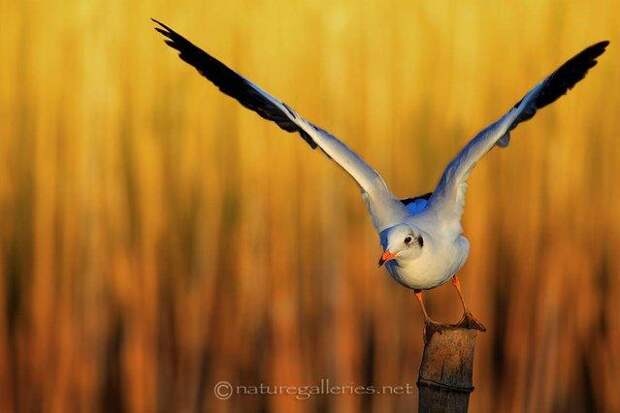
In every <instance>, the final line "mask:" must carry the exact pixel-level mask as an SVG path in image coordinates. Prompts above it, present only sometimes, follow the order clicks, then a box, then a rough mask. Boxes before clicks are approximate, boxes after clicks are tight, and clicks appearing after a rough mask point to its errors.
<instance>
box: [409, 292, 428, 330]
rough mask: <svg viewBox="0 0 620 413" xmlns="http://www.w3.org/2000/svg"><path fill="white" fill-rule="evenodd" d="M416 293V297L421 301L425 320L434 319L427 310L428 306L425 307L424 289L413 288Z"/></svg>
mask: <svg viewBox="0 0 620 413" xmlns="http://www.w3.org/2000/svg"><path fill="white" fill-rule="evenodd" d="M413 293H414V294H415V298H417V299H418V303H420V307H421V308H422V312H423V313H424V321H426V322H429V321H432V320H431V318H430V317H429V316H428V313H427V312H426V307H424V298H423V297H422V290H413Z"/></svg>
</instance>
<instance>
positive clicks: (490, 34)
mask: <svg viewBox="0 0 620 413" xmlns="http://www.w3.org/2000/svg"><path fill="white" fill-rule="evenodd" d="M619 6H620V4H619V3H618V1H617V0H612V1H597V2H570V3H565V4H562V3H557V2H553V1H544V2H538V1H527V2H514V3H506V4H501V5H500V4H497V5H493V6H491V5H490V3H488V2H478V3H466V2H463V3H456V2H447V1H439V2H432V3H431V2H429V3H423V2H407V1H396V0H394V1H388V2H379V1H371V2H355V1H345V0H342V1H341V0H336V1H332V2H329V4H325V3H323V2H303V3H302V2H276V1H260V2H247V1H240V0H230V1H227V2H219V3H217V4H214V3H212V2H207V3H202V2H198V1H176V2H164V1H147V2H141V3H140V4H135V3H133V2H124V1H118V0H111V1H105V2H104V1H92V2H83V1H75V0H72V1H68V2H65V3H63V4H62V6H61V5H60V4H56V3H53V2H35V1H21V2H8V1H5V2H0V16H2V23H1V25H0V37H1V38H2V39H3V43H2V47H0V211H1V217H2V219H0V305H2V308H4V309H5V310H4V311H2V312H1V313H0V389H1V390H0V411H3V412H5V411H6V412H10V411H20V412H36V411H49V412H68V411H76V412H78V411H84V412H97V411H101V412H110V411H126V412H156V411H159V412H171V411H175V412H189V411H207V410H209V411H248V412H251V411H264V410H269V411H274V412H289V411H315V410H316V411H328V410H329V411H338V412H340V411H357V410H360V409H362V408H365V409H367V410H371V411H376V412H379V411H381V412H382V411H390V410H391V411H411V410H413V409H414V406H415V405H417V400H415V396H407V397H404V396H375V397H368V396H366V397H360V396H331V397H327V396H316V397H313V398H312V399H310V400H305V401H299V400H296V399H295V398H294V397H291V396H273V397H258V396H253V397H250V396H246V397H233V398H231V399H230V400H228V401H218V400H216V399H215V398H214V395H213V392H212V386H213V384H214V383H216V382H218V381H220V380H228V381H230V382H231V383H234V384H257V383H260V382H263V383H269V384H286V385H295V384H314V383H318V382H319V381H320V379H321V378H329V379H330V381H331V382H333V383H338V384H350V383H356V384H376V385H384V384H385V385H390V384H403V383H410V384H412V385H413V384H414V382H415V377H416V371H417V365H418V363H419V360H420V356H421V354H420V352H421V349H422V341H421V329H422V324H421V317H420V314H419V311H418V307H417V304H416V303H415V300H414V299H413V297H412V295H411V293H410V292H409V291H406V290H405V289H403V288H402V287H400V286H398V285H396V284H395V283H394V282H392V281H391V280H390V279H389V278H388V277H387V276H386V274H384V273H383V271H380V270H378V269H377V268H376V257H377V256H378V253H379V252H380V251H379V248H378V245H377V240H376V237H375V235H374V234H373V231H372V228H371V225H370V222H369V219H368V218H367V216H366V211H365V209H364V207H363V204H362V202H360V197H359V192H358V191H357V189H356V187H355V185H354V184H353V183H352V181H351V180H350V179H349V178H348V177H347V176H345V175H344V174H343V173H342V172H341V171H340V170H339V169H338V168H336V167H335V166H334V165H332V164H331V163H330V162H328V161H326V160H325V159H324V158H323V157H322V156H321V155H320V154H319V153H318V152H317V153H313V152H311V151H309V150H308V148H307V147H306V146H305V144H303V142H301V141H300V140H299V139H298V138H296V137H294V136H292V135H287V134H285V133H283V132H281V131H280V130H279V129H277V128H276V127H274V126H272V125H270V124H267V123H266V122H264V121H263V120H262V119H260V118H258V117H257V116H255V115H254V114H251V113H249V112H247V111H245V110H244V109H242V108H240V107H239V106H238V105H237V104H236V103H235V102H233V101H231V100H230V99H227V98H224V97H223V96H221V95H220V93H219V92H217V91H216V89H215V88H214V87H212V86H211V85H209V84H207V82H206V81H205V80H203V79H202V78H201V77H200V76H198V75H197V74H196V73H195V72H194V71H193V70H191V69H190V68H188V67H186V66H185V65H184V64H182V62H180V61H179V60H178V59H177V58H176V57H175V56H174V54H173V53H172V52H171V50H169V49H167V48H166V47H165V46H164V45H163V44H162V41H161V39H160V37H159V36H158V35H157V34H156V33H155V32H154V31H153V30H152V29H151V26H152V25H151V23H150V22H149V21H148V18H149V17H157V18H160V19H161V20H163V21H164V22H166V23H168V24H170V25H171V26H172V27H174V28H175V29H177V30H178V31H179V32H181V33H183V34H185V35H187V36H188V37H189V38H190V39H192V40H193V41H195V42H197V43H198V44H199V45H201V46H203V47H205V48H206V49H207V50H209V51H211V52H212V53H214V54H215V55H216V56H218V57H220V58H222V59H223V60H224V61H225V62H228V63H229V64H231V65H232V66H233V67H235V68H236V69H237V70H239V71H240V72H241V73H244V74H246V75H247V76H248V77H249V78H251V79H253V80H255V81H256V82H257V83H258V84H260V85H262V86H263V87H264V88H266V89H267V90H270V91H272V92H273V93H274V94H275V95H276V96H278V97H280V98H282V99H283V100H285V101H286V102H287V103H289V104H291V105H292V106H293V107H295V108H296V109H298V110H299V111H300V112H301V113H303V114H304V115H306V116H307V117H308V118H310V119H312V120H314V121H315V122H317V123H318V124H319V125H322V126H324V127H325V128H326V129H328V130H330V131H332V132H333V133H334V134H336V135H337V136H340V137H342V138H343V140H345V141H346V142H347V143H348V144H350V145H351V146H352V147H353V148H354V149H356V150H358V151H359V152H360V153H361V154H362V155H363V156H364V157H365V158H366V159H367V160H368V161H369V162H370V163H371V164H373V165H374V166H375V167H376V168H377V169H378V170H379V171H381V172H382V174H383V175H384V177H385V178H386V180H387V182H389V183H390V185H391V187H392V189H393V190H394V192H395V193H397V194H400V195H403V196H410V195H413V194H419V193H424V192H427V191H429V190H432V188H433V186H434V184H435V182H436V181H437V179H438V177H439V174H440V173H441V170H442V168H443V166H444V165H445V164H446V163H447V162H448V161H449V159H450V158H451V157H452V156H453V154H454V153H455V152H456V151H457V150H458V148H459V147H460V146H461V145H463V144H464V143H465V142H466V140H467V139H469V138H470V137H472V136H473V135H474V134H475V133H476V132H477V131H478V130H479V129H481V128H482V127H484V126H485V125H486V124H488V123H489V122H490V121H492V120H494V119H495V118H496V117H497V116H499V115H500V114H501V113H503V111H504V110H505V109H507V108H508V107H509V106H510V105H511V104H513V103H514V102H515V101H516V99H518V98H519V97H520V96H521V94H522V93H524V92H525V91H526V90H527V89H528V88H529V87H530V86H532V85H533V84H534V83H535V82H537V81H539V80H540V79H541V78H542V77H543V76H545V75H546V74H548V73H549V71H550V70H551V69H553V68H554V67H556V66H557V65H558V64H560V63H561V62H563V61H564V60H565V59H566V58H568V57H570V56H571V55H572V54H574V53H576V52H577V51H579V50H581V48H583V47H585V46H587V45H589V44H591V43H593V42H595V41H597V40H601V39H605V38H608V39H610V40H611V41H612V44H611V46H610V48H609V51H608V53H606V54H605V55H604V56H603V57H602V58H601V64H600V65H599V67H597V68H596V69H595V70H593V72H592V73H591V74H590V75H589V76H588V78H587V79H586V80H585V81H584V82H583V83H582V84H579V85H578V86H577V87H576V89H575V90H574V91H572V92H570V93H569V96H568V97H567V98H564V99H562V100H561V101H560V102H559V103H557V104H555V105H553V106H552V107H550V108H548V109H545V110H544V111H542V112H541V113H540V114H539V115H537V117H536V119H535V120H533V121H532V122H529V123H527V124H525V125H523V126H521V127H519V129H518V130H517V131H516V133H515V136H514V138H513V142H512V144H511V147H510V148H509V149H507V150H505V151H499V150H494V151H492V152H491V153H490V154H489V156H488V157H487V158H486V159H485V160H484V161H483V162H482V163H481V164H480V165H479V166H478V167H477V169H476V170H475V172H474V173H473V176H472V177H471V179H470V184H471V186H470V191H469V194H468V208H467V210H466V214H465V222H464V224H465V225H464V226H465V229H466V232H467V234H468V236H469V238H470V240H471V243H472V250H471V256H470V259H469V262H468V264H467V265H466V267H465V268H464V270H463V272H462V280H463V284H464V289H465V293H466V295H467V296H468V299H469V302H470V305H471V306H472V307H473V309H474V311H475V313H476V314H477V315H478V316H479V317H480V318H481V319H482V320H484V321H485V322H486V325H487V327H488V328H489V331H488V332H487V333H486V335H484V336H482V337H481V339H480V342H479V346H478V351H479V352H478V354H477V356H476V358H477V366H476V376H477V377H476V378H475V383H476V386H477V389H476V392H475V393H474V395H473V398H472V402H471V404H470V406H471V408H472V411H502V412H507V411H537V412H550V411H584V410H586V409H595V410H596V411H601V412H605V411H607V412H612V411H620V393H618V391H617V387H618V386H617V377H618V375H619V373H620V354H619V353H618V351H617V349H618V348H620V311H618V308H617V303H619V302H620V279H619V275H620V257H619V256H618V254H617V252H618V247H619V246H620V215H619V214H618V211H619V210H620V189H618V185H617V182H616V181H615V180H616V178H617V176H618V174H619V173H620V170H619V166H618V165H620V150H619V149H618V148H619V147H618V145H617V143H616V138H617V135H618V127H619V126H620V125H619V123H618V114H617V112H618V108H619V107H620V81H619V79H620V67H619V64H618V54H617V53H618V52H617V51H616V49H617V47H618V44H620V42H618V41H619V40H620V29H619V28H620V13H619V11H620V8H619ZM429 296H430V297H429V301H430V304H429V306H430V311H431V314H433V316H434V317H435V318H437V319H439V320H442V321H456V319H457V318H458V316H459V305H458V300H457V299H456V296H455V294H454V293H453V291H451V289H450V288H448V287H446V288H442V289H439V290H437V291H434V292H431V293H430V294H429Z"/></svg>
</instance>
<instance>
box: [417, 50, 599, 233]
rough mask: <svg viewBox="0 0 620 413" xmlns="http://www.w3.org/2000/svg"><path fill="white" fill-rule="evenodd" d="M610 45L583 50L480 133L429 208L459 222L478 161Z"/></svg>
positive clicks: (502, 143)
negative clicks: (472, 172)
mask: <svg viewBox="0 0 620 413" xmlns="http://www.w3.org/2000/svg"><path fill="white" fill-rule="evenodd" d="M608 44H609V42H608V41H603V42H599V43H596V44H594V45H592V46H590V47H588V48H586V49H584V50H583V51H581V52H580V53H579V54H577V55H576V56H574V57H573V58H572V59H570V60H568V61H567V62H566V63H564V64H563V65H562V66H560V67H559V68H558V69H557V70H556V71H555V72H553V73H552V74H551V75H550V76H548V77H547V78H546V79H545V80H543V81H542V82H541V83H539V84H538V85H536V86H535V87H534V88H533V89H531V90H530V91H529V92H528V93H527V94H526V95H525V96H524V97H523V98H522V99H521V100H520V101H519V102H517V103H516V104H515V105H514V106H513V107H512V108H511V109H510V110H509V111H508V113H506V114H505V115H504V116H502V117H501V118H500V119H499V120H498V121H496V122H495V123H493V124H491V125H490V126H488V127H487V128H486V129H484V130H483V131H482V132H480V133H478V135H476V137H475V138H474V139H472V140H471V141H470V142H469V143H468V144H467V145H466V146H465V147H464V148H463V149H462V150H461V151H460V152H459V153H458V155H457V156H456V158H454V160H452V161H451V162H450V163H449V164H448V166H447V168H446V169H445V171H444V173H443V175H442V177H441V180H440V181H439V184H438V185H437V188H436V189H435V191H434V192H433V195H432V197H431V199H430V200H429V208H432V209H433V210H434V211H436V212H437V213H439V214H441V215H442V216H443V217H444V219H446V220H457V221H458V220H459V219H460V218H461V215H462V213H463V207H464V205H465V192H466V190H467V177H468V176H469V173H470V172H471V170H472V168H473V167H474V165H476V162H478V160H479V159H480V158H482V157H483V156H484V155H485V154H486V153H487V152H488V151H489V150H491V148H493V146H494V145H498V146H501V147H504V146H507V145H508V143H509V141H510V131H511V130H513V129H514V128H516V127H517V125H518V124H519V123H521V122H524V121H526V120H528V119H531V118H532V117H533V116H534V115H535V114H536V111H537V110H538V109H541V108H543V107H545V106H547V105H548V104H550V103H552V102H555V101H556V100H557V99H558V98H559V97H560V96H563V95H564V94H566V92H568V90H570V89H572V88H573V86H575V84H577V82H579V81H580V80H581V79H583V78H584V77H585V75H586V73H588V70H590V69H591V68H592V67H593V66H595V65H596V63H597V61H596V58H597V57H599V56H600V55H601V54H603V52H604V51H605V48H606V47H607V45H608Z"/></svg>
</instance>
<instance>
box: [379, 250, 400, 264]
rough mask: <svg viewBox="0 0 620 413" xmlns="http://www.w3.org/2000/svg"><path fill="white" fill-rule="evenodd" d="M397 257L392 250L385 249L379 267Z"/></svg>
mask: <svg viewBox="0 0 620 413" xmlns="http://www.w3.org/2000/svg"><path fill="white" fill-rule="evenodd" d="M394 258H396V254H394V253H393V252H391V251H388V250H385V251H383V255H382V256H381V258H379V267H380V266H382V265H383V264H385V263H386V262H388V261H390V260H393V259H394Z"/></svg>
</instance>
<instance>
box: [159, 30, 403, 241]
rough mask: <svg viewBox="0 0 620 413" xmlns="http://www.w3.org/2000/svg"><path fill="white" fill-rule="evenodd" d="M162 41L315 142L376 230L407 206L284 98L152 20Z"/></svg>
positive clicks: (228, 90)
mask: <svg viewBox="0 0 620 413" xmlns="http://www.w3.org/2000/svg"><path fill="white" fill-rule="evenodd" d="M153 21H154V22H155V23H157V24H158V25H159V26H160V27H156V28H155V30H157V31H158V32H159V33H161V34H162V35H164V36H165V37H166V40H165V42H166V44H167V45H168V46H170V47H172V48H173V49H176V50H177V51H178V52H179V57H180V58H181V59H182V60H183V61H185V62H186V63H188V64H190V65H191V66H193V67H194V68H195V69H196V70H198V72H199V73H200V74H201V75H203V76H204V77H206V78H207V79H208V80H210V81H211V82H212V83H213V84H214V85H216V86H217V87H218V88H219V89H220V90H221V91H222V92H223V93H225V94H227V95H228V96H230V97H232V98H234V99H236V100H237V101H238V102H239V103H241V104H242V105H243V106H245V107H246V108H248V109H250V110H253V111H254V112H256V113H258V114H259V115H260V116H262V117H263V118H265V119H268V120H271V121H273V122H275V123H276V124H277V125H278V126H279V127H280V128H282V129H284V130H285V131H287V132H298V133H299V134H300V135H301V136H302V138H303V139H304V140H305V141H306V142H307V143H308V144H309V145H310V146H311V147H312V148H313V149H314V148H316V147H317V146H318V147H319V148H320V149H321V150H322V151H323V152H324V153H325V154H326V155H327V156H328V157H330V158H331V159H333V160H334V161H335V162H336V163H337V164H338V165H340V167H342V168H343V169H344V170H345V171H346V172H348V173H349V175H351V176H352V177H353V179H355V181H356V182H357V183H358V185H359V186H360V188H361V189H362V192H363V194H364V199H365V200H366V202H367V206H368V208H369V211H370V213H371V215H372V218H373V223H374V225H375V227H376V228H377V230H378V231H382V230H383V229H385V228H387V227H389V226H392V225H394V224H396V223H398V222H401V221H402V219H404V217H406V216H407V210H406V209H405V207H404V206H403V205H402V204H401V203H400V201H398V200H397V199H396V198H395V197H394V196H393V195H392V193H391V192H390V191H389V189H388V188H387V185H386V184H385V182H384V181H383V179H382V178H381V176H380V175H379V174H378V173H377V172H376V171H375V170H374V169H373V168H372V167H370V166H369V165H368V164H367V163H366V162H365V161H364V160H363V159H362V158H361V157H359V156H358V155H357V154H356V153H355V152H353V151H352V150H351V149H349V148H348V147H347V146H346V145H345V144H344V143H342V142H341V141H340V140H338V139H337V138H336V137H335V136H333V135H331V134H330V133H328V132H326V131H325V130H323V129H321V128H319V127H317V126H315V125H313V124H312V123H310V122H308V121H307V120H305V119H304V118H302V117H301V116H300V115H299V114H297V113H296V112H295V111H294V110H293V109H291V108H290V107H289V106H287V105H286V104H285V103H284V102H282V101H280V100H279V99H276V98H275V97H273V96H271V95H270V94H269V93H267V92H265V91H264V90H263V89H261V88H260V87H258V86H257V85H255V84H254V83H252V82H250V81H249V80H248V79H246V78H244V77H243V76H241V75H239V74H238V73H236V72H235V71H233V70H232V69H230V68H229V67H227V66H226V65H224V64H223V63H222V62H220V61H219V60H217V59H216V58H214V57H213V56H211V55H209V54H208V53H207V52H205V51H204V50H202V49H200V48H199V47H197V46H195V45H194V44H192V43H191V42H190V41H189V40H187V39H186V38H184V37H183V36H181V35H180V34H178V33H177V32H175V31H174V30H172V29H171V28H170V27H168V26H166V25H165V24H163V23H161V22H159V21H157V20H154V19H153Z"/></svg>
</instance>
